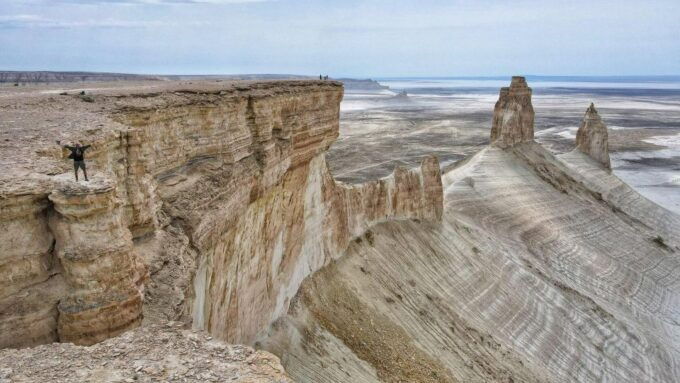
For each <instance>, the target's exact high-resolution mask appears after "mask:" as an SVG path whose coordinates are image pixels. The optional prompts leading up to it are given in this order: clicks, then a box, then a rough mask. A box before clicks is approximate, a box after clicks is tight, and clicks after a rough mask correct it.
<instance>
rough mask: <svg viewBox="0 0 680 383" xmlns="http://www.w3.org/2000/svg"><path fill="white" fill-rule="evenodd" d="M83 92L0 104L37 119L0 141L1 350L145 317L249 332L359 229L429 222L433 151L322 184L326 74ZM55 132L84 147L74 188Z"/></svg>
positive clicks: (333, 91) (332, 100) (436, 199)
mask: <svg viewBox="0 0 680 383" xmlns="http://www.w3.org/2000/svg"><path fill="white" fill-rule="evenodd" d="M91 97H92V99H93V101H94V102H84V101H83V100H81V99H80V97H78V96H60V97H58V98H54V97H48V96H45V95H31V97H28V98H25V99H19V100H12V101H5V102H7V103H8V105H4V107H5V109H6V110H8V115H9V116H13V117H16V118H17V120H20V119H22V118H23V114H24V113H26V110H27V109H30V105H36V104H35V103H40V104H41V107H42V108H43V112H44V114H43V115H42V116H41V118H42V120H41V121H37V122H36V126H35V127H34V129H35V132H34V133H35V136H33V137H32V139H33V142H31V144H30V145H28V144H26V146H22V145H21V140H24V139H25V138H24V137H15V138H14V139H15V141H17V142H14V144H15V145H18V146H19V149H18V150H19V153H16V150H15V151H14V152H13V151H12V150H11V149H13V148H15V147H16V146H15V145H12V146H10V145H7V146H6V147H3V148H2V149H3V156H2V161H3V167H4V166H5V165H6V166H7V169H12V170H13V171H12V172H7V173H5V174H4V175H3V176H4V177H3V179H2V180H0V204H2V214H1V215H0V228H1V229H2V230H1V231H0V246H1V247H2V248H1V249H2V253H1V254H0V281H2V282H0V283H1V285H0V308H1V309H2V310H0V329H1V330H2V331H1V332H0V333H1V335H0V347H21V346H31V345H36V344H40V343H46V342H52V341H64V342H73V343H76V344H93V343H95V342H99V341H101V340H103V339H106V338H109V337H112V336H115V335H117V334H120V333H121V332H123V331H126V330H128V329H131V328H134V327H136V326H138V325H139V324H140V323H141V322H142V321H143V320H144V318H146V319H145V320H146V321H151V322H153V321H155V320H166V319H179V320H183V321H185V323H193V326H194V327H195V328H200V329H203V328H204V329H207V330H209V331H210V332H212V333H213V334H214V335H215V336H217V337H220V338H222V339H226V340H229V341H232V342H251V341H252V340H253V339H254V338H255V336H256V335H257V333H258V332H260V331H262V330H266V328H267V327H268V325H269V324H270V323H271V322H272V321H274V320H275V319H276V318H277V317H278V316H279V315H282V314H283V313H285V312H286V311H287V308H288V305H289V302H290V299H291V298H292V297H293V296H294V295H295V293H296V292H297V289H298V286H299V285H300V283H301V282H302V280H303V279H304V278H305V277H307V276H308V275H310V274H311V273H313V272H314V271H316V270H318V269H319V268H321V267H323V266H324V265H326V264H328V263H329V262H330V261H331V260H333V259H335V258H338V257H339V256H340V255H341V254H342V252H343V251H344V249H345V248H346V247H347V245H348V244H349V242H350V241H351V240H352V239H353V238H355V237H357V236H359V235H361V234H363V232H364V231H365V230H366V229H367V228H368V227H370V226H371V225H374V224H376V223H378V222H383V221H387V220H392V219H423V220H437V219H439V218H440V217H441V211H442V189H441V177H440V173H439V165H438V162H437V160H436V159H435V158H427V159H425V160H424V162H423V166H422V168H421V169H417V170H406V169H397V170H395V174H394V175H393V176H392V177H389V178H387V179H383V180H378V181H375V182H370V183H368V184H364V185H344V184H339V183H336V182H335V181H334V180H333V178H332V176H331V175H330V173H329V172H328V169H327V167H326V163H325V158H324V152H325V151H326V150H327V149H328V147H329V145H330V144H331V143H332V142H333V141H334V140H335V139H336V137H337V136H338V127H339V121H338V119H339V104H340V100H341V99H342V86H341V84H339V83H335V82H328V81H325V82H320V81H280V82H275V81H273V82H252V83H229V84H220V83H216V82H212V83H197V84H194V85H191V84H179V85H178V84H169V85H168V84H159V85H155V88H153V87H152V88H151V89H148V88H143V89H136V90H135V89H133V90H126V91H124V92H118V93H117V91H116V90H115V89H114V90H110V91H102V92H100V93H95V94H93V95H92V96H91ZM64 110H68V111H69V114H64V113H63V111H64ZM74 116H77V118H78V120H76V121H71V120H70V119H71V118H74ZM55 121H56V122H57V124H55V125H52V123H54V122H55ZM41 124H43V125H45V126H41ZM64 126H70V129H64V128H63V127H64ZM93 126H94V127H93ZM26 129H27V130H30V129H31V128H26ZM55 136H56V137H61V138H62V140H63V141H66V142H68V141H75V140H85V141H87V143H88V144H91V145H92V148H91V149H90V151H89V152H88V155H89V156H88V164H89V171H90V174H91V175H92V176H91V181H90V182H87V183H86V182H81V183H79V184H76V183H75V182H74V181H72V178H71V177H72V174H70V173H69V169H70V164H69V163H68V162H67V160H66V159H65V156H66V153H65V151H62V150H61V149H59V147H58V146H57V145H55V144H54V143H53V138H55ZM27 147H28V148H30V149H27ZM22 151H24V152H22ZM17 156H18V157H21V158H17ZM27 164H28V166H27ZM31 166H33V167H31Z"/></svg>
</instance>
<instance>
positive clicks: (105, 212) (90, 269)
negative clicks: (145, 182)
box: [49, 183, 144, 345]
mask: <svg viewBox="0 0 680 383" xmlns="http://www.w3.org/2000/svg"><path fill="white" fill-rule="evenodd" d="M49 199H50V200H51V201H52V202H53V203H54V210H55V212H54V214H52V216H51V217H50V220H49V224H50V228H51V229H52V232H53V233H54V237H55V239H56V245H55V252H56V254H57V256H58V257H59V259H60V260H61V264H62V267H63V273H64V277H65V279H66V283H67V284H68V285H69V287H70V289H69V294H68V295H67V296H66V297H65V298H63V299H61V301H60V302H59V305H58V311H59V318H58V334H59V340H60V341H62V342H71V343H76V344H82V345H89V344H93V343H96V342H99V341H102V340H104V339H106V338H110V337H112V336H115V335H117V334H119V333H121V332H123V331H125V330H128V329H130V328H133V327H136V326H138V325H139V324H140V323H141V320H142V293H141V291H140V290H141V288H140V286H141V283H140V282H141V276H143V275H144V269H143V267H140V266H139V265H138V264H137V262H136V258H135V257H134V256H133V255H132V235H131V234H130V231H129V230H128V229H127V227H126V226H125V225H124V223H123V218H122V214H121V212H122V211H121V208H120V205H119V201H118V200H117V199H116V197H115V188H114V186H113V185H112V184H107V183H100V184H97V183H93V185H92V186H88V187H82V186H80V185H77V186H66V187H62V188H60V189H59V190H57V191H55V192H53V193H51V194H50V196H49Z"/></svg>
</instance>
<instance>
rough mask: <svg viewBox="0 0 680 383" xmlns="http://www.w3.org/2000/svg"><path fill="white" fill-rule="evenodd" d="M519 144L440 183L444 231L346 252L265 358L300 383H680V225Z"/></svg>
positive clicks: (587, 173) (485, 153) (581, 163)
mask: <svg viewBox="0 0 680 383" xmlns="http://www.w3.org/2000/svg"><path fill="white" fill-rule="evenodd" d="M515 81H516V80H515V79H513V83H514V82H515ZM508 93H509V91H508V92H502V93H501V99H500V100H499V104H497V109H498V106H499V105H505V106H504V108H505V107H506V106H508V102H510V101H509V99H508V97H509V96H508ZM522 97H525V100H526V97H527V95H526V94H525V95H524V96H522ZM510 99H512V98H510ZM513 102H514V101H513ZM515 106H518V104H517V105H515ZM526 106H527V105H524V107H523V108H521V109H517V108H515V107H514V106H513V107H511V108H510V117H511V118H510V120H512V119H513V118H517V121H527V120H523V119H522V118H520V117H519V116H520V115H521V113H520V115H518V114H517V112H518V111H520V110H523V111H526V110H527V108H526ZM506 111H507V110H506ZM504 113H505V112H504ZM497 123H499V121H498V120H497V119H496V118H494V127H497V126H499V125H497ZM501 125H502V124H501ZM503 126H505V127H507V125H503ZM524 128H526V126H524V125H522V124H515V125H514V129H519V130H521V129H524ZM525 133H526V132H520V131H514V132H507V134H506V135H505V137H516V138H518V140H517V141H521V142H517V141H515V140H514V139H512V140H511V141H510V142H514V143H513V145H505V144H504V145H501V146H503V147H502V148H501V147H499V145H495V144H492V145H490V146H489V147H486V148H484V149H482V150H481V151H480V152H478V153H477V154H475V155H473V156H472V157H470V158H467V159H466V160H464V161H462V162H459V163H458V164H457V166H456V167H455V168H453V169H451V170H449V171H448V172H446V173H445V174H444V175H443V180H444V181H443V185H444V211H443V218H442V221H441V223H437V222H430V223H420V224H419V223H416V222H412V221H410V222H386V223H382V224H380V225H378V226H376V227H373V228H371V229H370V231H369V232H367V233H366V234H365V235H364V236H362V237H360V238H358V239H356V240H355V241H354V242H353V243H352V245H351V246H350V247H349V249H348V250H347V253H346V255H345V256H344V257H343V258H342V259H340V260H339V261H338V262H336V263H334V264H332V265H330V266H328V267H326V268H324V269H323V270H322V271H320V272H319V273H317V274H315V275H314V276H313V277H312V278H309V279H308V280H307V281H305V282H304V283H303V284H302V287H301V289H300V292H299V294H298V296H297V297H296V299H295V300H294V304H293V305H291V308H290V310H289V312H288V315H287V316H285V317H283V318H281V319H279V320H278V321H277V322H276V323H275V324H274V325H273V326H272V327H271V329H270V331H269V334H268V336H267V337H266V338H265V339H263V340H262V344H263V347H265V348H267V349H268V350H271V351H272V352H274V353H276V354H277V355H280V357H281V358H282V363H283V364H284V366H285V368H286V369H287V371H288V373H289V374H291V376H292V377H293V378H294V379H296V380H298V381H303V382H341V381H351V382H377V381H382V382H406V381H408V382H669V383H670V382H677V381H679V380H680V351H679V350H680V347H678V345H680V327H678V323H680V257H679V255H680V217H678V216H677V215H675V214H673V213H671V212H669V211H668V210H665V209H664V208H662V207H660V206H658V205H656V204H655V203H653V202H651V201H649V200H647V199H645V198H644V197H642V196H641V195H640V194H638V193H636V192H635V191H634V190H633V189H632V188H630V187H629V186H628V185H626V184H625V183H623V182H622V181H621V180H620V179H618V178H617V177H616V176H615V175H614V174H612V173H611V172H610V171H609V169H608V168H607V167H605V166H603V163H602V162H600V161H598V160H594V159H593V158H592V157H591V155H590V154H586V153H583V152H582V151H580V150H575V151H573V152H571V153H567V154H564V155H561V156H559V157H556V156H554V155H553V154H551V153H550V152H549V151H547V150H546V149H544V148H543V147H542V146H540V145H539V144H537V143H535V142H532V141H526V142H524V141H525V139H526V138H527V137H529V136H530V134H525ZM496 134H497V133H496V131H492V135H496ZM496 137H497V139H498V140H502V139H503V138H502V137H503V134H501V135H500V136H496ZM521 137H525V138H521ZM520 138H521V139H520ZM504 142H505V143H508V141H504Z"/></svg>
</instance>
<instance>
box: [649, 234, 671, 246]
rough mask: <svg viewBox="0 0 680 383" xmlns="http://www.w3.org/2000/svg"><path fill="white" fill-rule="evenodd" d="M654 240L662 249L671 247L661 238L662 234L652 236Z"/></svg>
mask: <svg viewBox="0 0 680 383" xmlns="http://www.w3.org/2000/svg"><path fill="white" fill-rule="evenodd" d="M652 242H654V243H655V244H656V245H657V246H659V247H660V248H662V249H666V250H668V249H669V247H668V245H666V242H665V241H664V240H663V238H661V236H660V235H657V236H656V237H654V238H652Z"/></svg>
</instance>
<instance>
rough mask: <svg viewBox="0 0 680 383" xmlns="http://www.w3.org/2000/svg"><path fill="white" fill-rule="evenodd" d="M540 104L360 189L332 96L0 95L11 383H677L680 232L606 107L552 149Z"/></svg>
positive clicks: (182, 88) (275, 92)
mask: <svg viewBox="0 0 680 383" xmlns="http://www.w3.org/2000/svg"><path fill="white" fill-rule="evenodd" d="M531 96H532V90H531V88H529V86H528V84H527V83H526V81H525V79H524V78H522V77H513V78H512V81H511V84H510V86H509V87H508V88H502V89H501V91H500V95H499V99H498V102H497V103H496V106H495V109H494V116H493V121H492V122H491V133H490V138H491V140H490V141H491V144H490V145H488V146H485V147H483V148H482V149H481V150H480V151H478V152H477V153H476V154H474V155H472V156H469V157H467V158H465V159H463V160H461V161H459V162H457V163H456V164H455V165H452V166H447V167H446V169H445V171H444V172H442V170H441V169H440V164H439V162H438V160H437V158H436V157H434V156H428V157H425V158H423V159H422V163H421V165H420V167H418V168H414V169H406V168H401V167H398V168H396V169H395V170H394V172H393V173H392V174H391V175H390V176H388V177H384V178H381V179H376V180H372V181H367V182H364V183H360V184H345V183H342V182H339V181H336V180H335V179H334V178H333V174H331V172H330V171H329V167H328V165H327V163H326V152H327V150H328V149H329V147H330V146H331V145H332V144H333V142H334V141H335V140H336V139H337V137H338V135H339V116H340V115H339V111H340V102H341V100H342V97H343V87H342V84H341V83H338V82H334V81H309V80H304V81H302V80H299V81H292V80H291V81H255V82H252V81H240V82H216V81H194V82H179V81H175V82H155V83H130V84H127V85H116V86H99V87H98V88H91V89H88V90H87V94H86V95H81V94H79V92H78V91H74V88H69V89H58V88H54V89H51V90H49V91H46V90H45V89H43V88H40V91H29V90H25V89H22V90H20V91H17V92H14V93H12V92H9V91H6V92H4V93H3V92H0V114H1V115H2V119H3V120H4V121H5V123H3V125H2V131H1V132H0V134H1V135H0V166H2V172H1V174H0V208H1V213H0V330H1V331H0V348H3V350H0V381H8V382H14V381H17V382H19V381H21V382H23V381H27V382H28V381H64V382H70V381H103V382H109V381H110V382H114V381H196V382H199V381H242V382H265V381H266V382H287V381H298V382H378V381H381V382H677V381H678V380H680V351H679V350H680V348H679V347H678V345H679V344H680V331H679V330H678V323H680V311H679V309H678V308H679V307H680V258H679V257H678V255H679V254H680V217H678V216H677V215H675V214H674V213H671V212H669V211H668V210H666V209H664V208H662V207H660V206H658V205H656V204H655V203H653V202H651V201H649V200H647V199H645V198H644V197H642V196H641V195H639V194H638V193H636V192H635V191H634V190H633V189H632V188H630V187H629V186H628V185H626V184H625V183H623V182H622V181H621V180H620V179H618V178H617V177H616V176H615V175H614V174H612V172H611V171H610V169H609V168H610V164H609V153H608V136H607V127H606V125H605V123H604V122H603V121H602V119H601V118H600V117H599V115H598V114H597V111H596V109H595V106H594V105H591V106H590V108H588V109H587V110H586V113H585V116H584V118H583V121H582V123H581V126H580V128H579V130H578V133H577V139H576V142H575V149H574V150H573V151H571V152H568V153H565V154H561V155H559V156H557V155H554V154H552V153H551V152H550V151H548V150H547V149H545V148H543V147H542V146H541V145H539V144H537V143H536V142H535V141H534V140H533V138H534V117H535V116H534V110H533V107H532V104H531ZM575 123H577V122H575ZM55 140H61V141H62V142H65V143H68V142H76V141H82V142H83V143H84V144H91V145H92V148H91V149H90V151H89V152H87V161H88V173H89V174H91V178H90V181H89V182H84V181H81V182H75V181H74V180H73V175H72V168H71V166H72V165H71V164H70V163H69V161H68V160H67V158H66V157H67V151H66V150H64V149H62V148H61V147H60V146H58V145H57V144H56V143H55V142H54V141H55ZM228 343H231V344H245V345H247V346H235V345H230V344H228ZM251 347H253V348H254V349H253V348H251ZM255 350H259V351H255ZM284 370H285V371H284Z"/></svg>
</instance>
